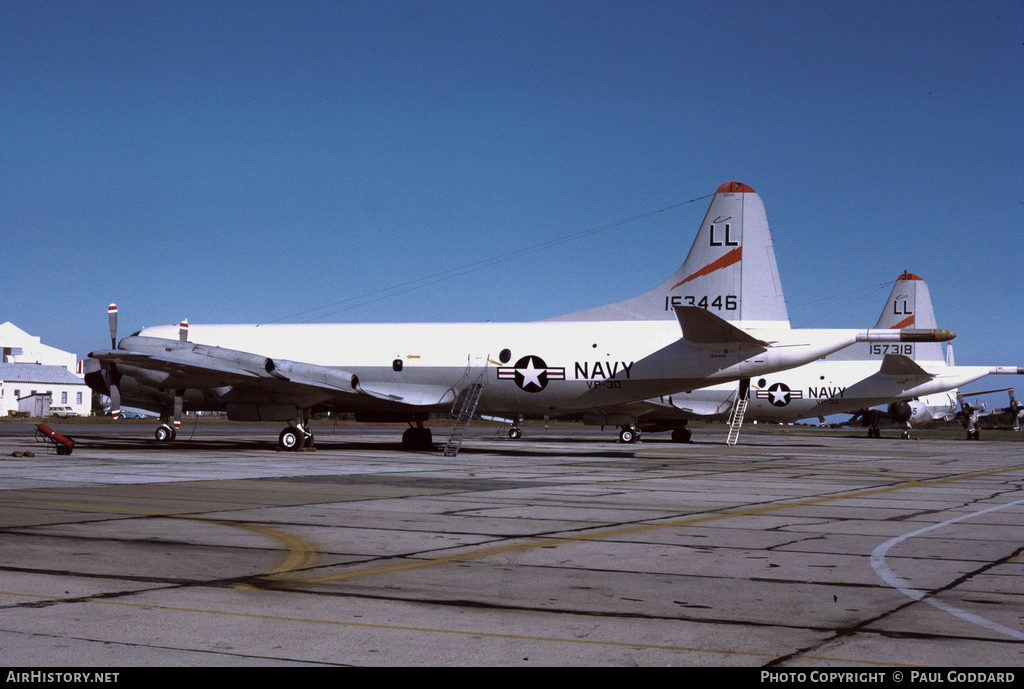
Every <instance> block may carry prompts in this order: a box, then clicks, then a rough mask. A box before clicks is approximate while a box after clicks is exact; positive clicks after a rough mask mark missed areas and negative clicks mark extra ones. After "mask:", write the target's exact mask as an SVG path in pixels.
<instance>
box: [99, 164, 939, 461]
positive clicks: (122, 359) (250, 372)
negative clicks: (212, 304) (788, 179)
mask: <svg viewBox="0 0 1024 689" xmlns="http://www.w3.org/2000/svg"><path fill="white" fill-rule="evenodd" d="M108 315H109V321H110V341H111V348H110V349H105V350H100V351H96V352H92V353H91V354H90V355H89V356H90V358H89V359H88V360H87V361H86V362H85V363H86V366H85V370H86V382H87V383H88V384H89V385H90V387H92V388H93V389H94V390H97V391H99V392H101V393H103V394H108V395H109V396H110V397H111V408H112V415H114V416H115V417H116V416H117V415H118V413H119V410H120V407H121V405H122V404H130V405H131V406H134V407H139V408H142V409H149V410H152V411H153V412H154V413H156V414H159V415H160V426H159V427H158V428H157V429H156V431H155V436H156V438H157V439H158V440H172V439H173V438H174V437H175V428H176V427H178V425H179V424H180V419H181V415H182V413H183V412H184V411H186V410H223V411H226V412H227V415H228V418H230V419H232V420H241V421H286V422H287V423H288V425H287V426H286V427H285V428H284V430H282V431H281V433H280V435H279V438H278V440H279V444H280V446H281V447H283V448H285V449H293V450H297V449H300V448H302V447H304V446H307V447H308V446H312V444H313V433H312V430H311V429H310V426H309V420H310V416H311V415H312V414H313V413H314V412H319V411H336V412H352V413H354V414H355V417H356V419H357V420H363V421H403V422H408V424H409V429H407V430H406V431H405V433H404V435H403V445H404V446H405V447H407V448H411V449H413V448H429V447H432V436H431V432H430V429H428V428H425V427H424V426H423V421H424V420H426V419H427V416H428V414H430V413H436V412H445V413H447V412H452V413H453V414H455V413H458V414H460V418H459V421H458V422H457V424H456V428H457V429H458V428H460V427H464V425H465V423H468V420H469V418H470V417H471V416H472V414H473V413H474V412H476V413H487V414H491V415H495V416H515V415H519V414H532V415H544V414H552V415H553V414H561V413H566V412H584V411H587V410H591V409H595V408H603V407H614V406H616V405H620V404H624V403H627V402H630V401H634V400H643V399H645V398H649V397H655V396H658V395H667V394H670V393H672V392H673V391H676V390H691V389H696V388H699V387H701V386H705V385H711V384H715V383H719V382H724V381H735V380H738V379H744V378H749V377H751V376H762V375H768V374H769V373H771V372H773V371H779V370H782V369H786V368H791V367H794V366H799V365H801V364H805V363H807V362H809V361H813V360H816V359H818V358H820V357H822V356H825V355H827V354H829V353H832V352H835V351H837V350H839V349H842V348H844V347H847V346H850V345H852V344H855V343H857V342H873V343H878V344H879V345H888V346H893V347H895V346H898V345H899V346H902V345H903V344H904V343H906V344H910V343H914V342H924V341H929V342H932V341H944V340H948V339H951V338H952V337H953V334H952V333H951V332H949V331H946V330H937V329H927V330H921V329H904V330H898V329H882V330H860V331H858V330H791V329H790V327H789V320H788V318H787V316H786V312H785V304H784V302H783V298H782V288H781V285H780V282H779V278H778V271H777V268H776V264H775V254H774V251H773V249H772V244H771V235H770V232H769V229H768V221H767V217H766V215H765V211H764V206H763V205H762V203H761V200H760V198H759V197H758V195H757V194H756V193H754V190H753V189H751V188H750V187H748V186H746V185H743V184H739V183H736V182H728V183H726V184H723V185H722V186H721V187H719V189H718V190H717V192H716V194H715V196H714V198H713V199H712V201H711V205H710V208H709V210H708V212H707V215H706V216H705V218H704V221H703V223H702V224H701V227H700V230H699V232H698V234H697V237H696V239H695V240H694V242H693V245H692V247H691V249H690V252H689V254H688V255H687V257H686V260H685V262H684V263H683V265H682V266H681V267H680V268H679V269H678V270H677V271H676V272H675V273H674V274H673V275H672V276H671V277H670V278H669V279H668V280H666V281H665V282H664V283H662V284H661V285H660V286H658V287H656V288H655V289H653V290H651V291H649V292H646V293H644V294H642V295H640V296H638V297H634V298H632V299H627V300H625V301H622V302H617V303H614V304H609V305H607V306H603V307H598V308H596V309H589V310H587V311H582V312H576V313H573V314H568V315H566V316H562V317H559V318H556V319H551V320H546V321H535V322H529V323H468V324H467V323H391V324H304V325H196V324H191V325H190V324H188V323H187V322H183V323H182V324H181V326H180V327H179V326H154V327H148V328H145V329H143V330H140V331H138V332H136V333H134V334H132V335H131V336H129V337H126V338H124V339H122V340H121V341H120V342H119V343H118V342H117V335H116V330H117V307H116V306H115V305H113V304H112V305H111V306H110V307H109V309H108ZM451 442H452V443H455V434H454V433H453V440H452V441H451ZM457 449H458V448H457V443H456V444H455V451H457Z"/></svg>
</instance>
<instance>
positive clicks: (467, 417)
mask: <svg viewBox="0 0 1024 689" xmlns="http://www.w3.org/2000/svg"><path fill="white" fill-rule="evenodd" d="M483 391H484V386H483V383H481V382H479V381H477V382H475V383H471V384H470V385H469V387H468V388H466V390H465V394H463V396H462V406H461V407H460V408H459V414H458V416H457V417H456V418H455V425H454V426H452V434H451V436H450V437H449V438H448V444H447V445H445V446H444V456H445V457H454V456H455V455H457V454H459V448H460V447H462V439H463V438H464V437H465V436H466V428H467V427H468V426H469V422H470V421H472V420H473V414H474V413H476V405H477V404H479V402H480V395H481V394H482V393H483Z"/></svg>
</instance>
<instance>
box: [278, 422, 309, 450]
mask: <svg viewBox="0 0 1024 689" xmlns="http://www.w3.org/2000/svg"><path fill="white" fill-rule="evenodd" d="M277 442H278V444H279V445H280V446H281V449H282V450H286V451H288V452H298V451H299V450H301V449H302V448H304V447H313V434H312V433H307V432H305V431H303V430H302V429H301V428H299V427H298V426H288V427H287V428H285V429H284V430H283V431H281V435H279V436H277Z"/></svg>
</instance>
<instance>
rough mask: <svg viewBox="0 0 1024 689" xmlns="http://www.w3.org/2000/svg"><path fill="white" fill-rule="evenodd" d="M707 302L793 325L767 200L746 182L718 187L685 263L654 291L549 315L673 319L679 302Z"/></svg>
mask: <svg viewBox="0 0 1024 689" xmlns="http://www.w3.org/2000/svg"><path fill="white" fill-rule="evenodd" d="M676 306H697V307H702V308H705V309H707V310H708V311H710V312H711V313H713V314H715V315H716V316H718V317H720V318H722V319H724V320H727V321H747V322H749V321H759V322H765V323H767V324H768V325H771V326H775V327H786V328H788V327H789V315H788V313H787V311H786V302H785V299H784V298H783V294H782V283H781V281H780V280H779V269H778V265H777V264H776V262H775V249H774V247H773V246H772V237H771V231H770V229H769V227H768V216H767V214H766V213H765V210H764V204H763V203H762V202H761V198H760V197H759V196H758V195H757V193H756V192H755V191H754V190H753V189H751V188H750V187H748V186H747V185H745V184H741V183H739V182H726V183H725V184H723V185H722V186H720V187H719V188H718V191H717V192H715V196H714V198H713V199H712V200H711V205H710V207H709V208H708V212H707V214H706V215H705V216H704V220H703V222H702V223H701V226H700V230H699V231H698V232H697V237H696V239H695V240H694V242H693V244H692V246H691V247H690V253H689V254H688V255H687V257H686V260H685V261H684V262H683V264H682V266H680V267H679V269H678V270H677V271H676V272H675V273H673V274H672V276H671V277H669V278H668V279H667V280H665V282H663V283H662V284H660V285H659V286H657V287H655V288H654V289H653V290H651V291H649V292H646V293H644V294H641V295H640V296H637V297H633V298H632V299H626V300H624V301H620V302H615V303H613V304H607V305H605V306H598V307H596V308H592V309H586V310H584V311H576V312H574V313H569V314H565V315H562V316H556V317H554V318H551V319H548V320H558V321H595V320H671V319H674V318H676V313H675V311H674V307H676Z"/></svg>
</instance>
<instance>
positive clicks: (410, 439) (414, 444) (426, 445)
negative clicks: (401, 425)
mask: <svg viewBox="0 0 1024 689" xmlns="http://www.w3.org/2000/svg"><path fill="white" fill-rule="evenodd" d="M402 448H403V449H406V450H433V449H434V435H433V433H431V431H430V429H429V428H424V427H423V426H417V427H414V428H407V429H405V433H403V434H402Z"/></svg>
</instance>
